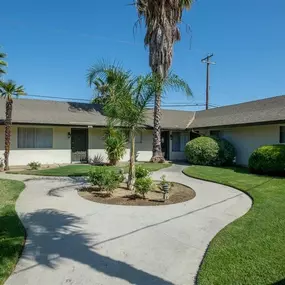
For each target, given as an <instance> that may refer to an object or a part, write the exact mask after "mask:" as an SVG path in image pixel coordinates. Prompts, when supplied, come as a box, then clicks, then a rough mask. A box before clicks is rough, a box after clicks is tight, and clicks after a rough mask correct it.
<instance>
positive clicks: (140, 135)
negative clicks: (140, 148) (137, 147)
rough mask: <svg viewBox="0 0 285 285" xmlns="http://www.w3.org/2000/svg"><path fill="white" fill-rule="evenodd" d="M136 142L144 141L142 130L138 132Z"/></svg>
mask: <svg viewBox="0 0 285 285" xmlns="http://www.w3.org/2000/svg"><path fill="white" fill-rule="evenodd" d="M136 143H142V131H138V132H137V133H136Z"/></svg>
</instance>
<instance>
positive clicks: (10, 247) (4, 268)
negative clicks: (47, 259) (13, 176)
mask: <svg viewBox="0 0 285 285" xmlns="http://www.w3.org/2000/svg"><path fill="white" fill-rule="evenodd" d="M24 187H25V185H24V183H22V182H18V181H11V180H0V285H2V284H4V281H5V280H6V279H7V277H8V276H9V275H10V274H11V272H12V271H13V269H14V266H15V265H16V263H17V260H18V258H19V255H20V253H21V250H22V247H23V244H24V240H25V230H24V227H23V226H22V224H21V222H20V220H19V218H18V216H17V214H16V211H15V202H16V200H17V198H18V196H19V194H20V193H21V191H22V190H23V189H24Z"/></svg>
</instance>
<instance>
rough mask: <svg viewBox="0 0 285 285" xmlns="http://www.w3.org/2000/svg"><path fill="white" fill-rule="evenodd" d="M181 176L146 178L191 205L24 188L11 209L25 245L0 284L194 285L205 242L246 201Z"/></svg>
mask: <svg viewBox="0 0 285 285" xmlns="http://www.w3.org/2000/svg"><path fill="white" fill-rule="evenodd" d="M182 169H183V166H179V165H174V166H172V167H170V168H168V169H164V170H161V171H158V172H155V173H154V174H153V177H154V178H155V179H158V178H160V177H161V175H163V174H165V175H166V176H167V179H168V180H169V181H174V182H179V183H183V184H186V185H188V186H190V187H192V188H193V189H194V190H195V191H196V194H197V196H196V198H195V199H193V200H191V201H188V202H185V203H181V204H176V205H169V206H157V207H134V206H129V207H128V206H114V205H103V204H97V203H94V202H90V201H87V200H84V199H83V198H81V197H80V196H78V194H77V192H76V188H77V187H78V186H79V185H80V183H82V181H78V180H73V179H71V178H63V179H59V178H42V179H38V178H36V179H35V180H29V181H26V182H25V183H26V189H25V190H24V191H23V193H22V194H21V195H20V197H19V199H18V201H17V204H16V209H17V212H18V214H19V216H20V218H21V220H22V221H23V223H24V225H25V227H26V229H27V234H28V238H27V242H26V246H25V249H24V252H23V255H22V257H21V258H20V261H19V263H18V265H17V267H16V269H15V271H14V273H13V274H12V275H11V276H10V278H9V279H8V280H7V282H6V283H5V284H6V285H35V284H40V285H63V284H72V285H75V284H82V285H83V284H84V285H91V284H92V285H112V284H116V285H126V284H138V285H173V284H175V285H190V284H194V280H195V275H196V273H197V270H198V267H199V264H200V262H201V260H202V258H203V255H204V253H205V250H206V248H207V246H208V244H209V242H210V241H211V240H212V238H213V237H214V236H215V235H216V234H217V233H218V232H219V231H220V230H221V229H222V228H223V227H225V226H226V225H227V224H229V223H231V222H232V221H234V220H235V219H237V218H238V217H240V216H242V215H244V214H245V213H246V212H247V211H248V210H249V209H250V207H251V200H250V199H249V198H248V197H247V196H246V195H245V194H243V193H241V192H239V191H237V190H235V189H232V188H230V187H225V186H221V185H218V184H213V183H209V182H203V181H200V180H196V179H192V178H189V177H187V176H184V175H183V174H182V173H181V170H182ZM0 178H4V175H1V176H0ZM7 178H10V179H15V178H16V179H18V180H19V179H21V177H20V176H18V175H16V176H14V175H13V176H12V175H9V177H7Z"/></svg>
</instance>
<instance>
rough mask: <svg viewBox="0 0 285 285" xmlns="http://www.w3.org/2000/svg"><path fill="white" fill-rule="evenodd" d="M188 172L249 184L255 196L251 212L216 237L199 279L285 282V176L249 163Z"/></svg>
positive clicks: (239, 284) (209, 283)
mask: <svg viewBox="0 0 285 285" xmlns="http://www.w3.org/2000/svg"><path fill="white" fill-rule="evenodd" d="M184 173H185V174H186V175H189V176H192V177H196V178H200V179H205V180H209V181H213V182H217V183H220V184H225V185H229V186H232V187H235V188H237V189H240V190H243V191H245V192H246V193H248V194H249V195H250V196H251V197H252V198H253V200H254V204H253V207H252V209H251V210H250V211H249V212H248V213H247V214H246V215H245V216H243V217H242V218H240V219H238V220H236V221H235V222H233V223H232V224H230V225H229V226H227V227H226V228H225V229H223V230H222V231H221V232H219V234H218V235H217V236H216V237H215V238H214V239H213V241H212V242H211V243H210V247H209V250H208V252H207V254H206V257H205V259H204V261H203V263H202V266H201V269H200V271H199V274H198V284H199V285H214V284H215V285H221V284H231V285H234V284H236V285H246V284H250V285H253V284H254V285H269V284H274V283H276V284H277V282H279V283H278V284H285V179H284V178H273V177H268V176H257V175H252V174H249V173H248V172H247V170H246V169H244V168H214V167H204V166H192V167H189V168H187V169H185V171H184Z"/></svg>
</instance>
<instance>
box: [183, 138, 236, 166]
mask: <svg viewBox="0 0 285 285" xmlns="http://www.w3.org/2000/svg"><path fill="white" fill-rule="evenodd" d="M185 154H186V158H187V160H188V161H189V162H190V163H192V164H198V165H209V166H222V165H231V164H233V161H234V158H235V149H234V147H233V145H232V144H231V143H229V142H228V141H227V140H225V139H219V138H217V137H199V138H196V139H194V140H192V141H190V142H189V143H187V145H186V147H185Z"/></svg>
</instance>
